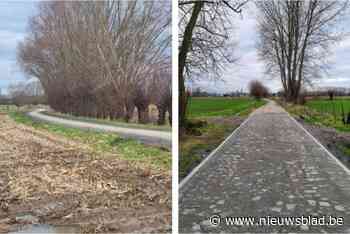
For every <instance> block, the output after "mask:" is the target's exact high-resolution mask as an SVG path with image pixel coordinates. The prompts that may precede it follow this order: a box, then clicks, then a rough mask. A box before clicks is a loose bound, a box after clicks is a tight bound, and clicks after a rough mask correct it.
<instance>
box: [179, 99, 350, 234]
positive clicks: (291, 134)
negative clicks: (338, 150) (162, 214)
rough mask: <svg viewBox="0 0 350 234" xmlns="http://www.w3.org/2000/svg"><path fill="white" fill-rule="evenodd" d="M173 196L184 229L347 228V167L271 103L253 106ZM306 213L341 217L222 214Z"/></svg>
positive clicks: (349, 175)
mask: <svg viewBox="0 0 350 234" xmlns="http://www.w3.org/2000/svg"><path fill="white" fill-rule="evenodd" d="M179 197H180V198H179V200H180V204H179V214H180V215H179V230H180V232H183V233H190V232H191V233H192V232H276V233H288V232H307V233H308V232H313V233H327V232H337V233H344V232H346V233H350V172H349V170H348V169H346V168H345V167H343V166H342V165H341V164H339V162H338V161H337V160H336V159H334V158H333V156H332V155H330V154H329V153H328V152H327V151H326V150H325V149H324V148H322V146H320V145H319V144H318V143H317V142H316V141H315V140H314V139H313V137H312V136H310V135H309V134H308V133H307V132H306V131H305V130H304V129H303V128H302V127H301V126H300V125H299V124H297V123H296V121H295V120H294V119H292V118H291V117H290V116H289V115H288V114H287V113H286V112H285V111H284V110H283V109H282V108H280V107H278V106H277V105H276V104H275V103H273V102H269V103H268V104H267V105H265V106H263V107H262V108H260V109H258V110H257V111H255V112H254V113H253V114H252V115H251V116H250V117H249V118H248V120H247V121H246V122H244V123H243V124H242V125H241V127H240V128H239V129H237V130H236V131H235V132H234V133H233V135H231V136H230V137H229V139H228V140H227V141H226V142H225V143H224V144H223V146H222V147H220V148H219V149H218V150H217V151H216V152H215V153H214V154H212V155H211V156H209V158H208V159H207V160H206V161H205V162H204V163H202V164H201V165H200V166H199V168H198V170H197V171H196V172H195V173H194V174H192V175H190V176H189V177H187V178H186V179H185V180H184V181H183V182H182V183H181V185H180V194H179ZM214 214H217V215H220V216H221V223H220V225H218V226H216V227H215V226H213V225H211V224H210V222H209V219H208V217H211V216H213V215H214ZM309 215H310V216H318V217H322V216H323V215H325V216H330V215H331V216H333V217H338V218H339V220H338V222H340V220H341V219H342V218H344V223H345V224H344V225H338V226H333V227H330V226H320V225H317V226H312V225H294V226H286V225H280V226H260V227H257V226H247V225H245V226H228V225H225V222H226V220H225V219H224V217H239V216H243V217H247V216H254V217H258V218H259V217H266V221H267V220H268V219H269V218H268V216H270V217H299V218H300V219H301V216H304V217H305V218H306V217H307V216H309ZM328 218H329V217H327V218H326V221H328ZM257 220H258V219H255V221H257ZM270 220H271V218H270ZM255 221H254V222H255ZM299 221H300V220H299ZM304 222H305V221H304Z"/></svg>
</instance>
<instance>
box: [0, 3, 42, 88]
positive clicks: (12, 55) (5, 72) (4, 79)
mask: <svg viewBox="0 0 350 234" xmlns="http://www.w3.org/2000/svg"><path fill="white" fill-rule="evenodd" d="M36 4H37V2H30V1H23V2H19V1H11V2H10V1H8V2H7V1H1V2H0V89H1V90H2V91H3V92H4V91H5V90H6V88H7V86H8V85H9V84H10V83H12V82H18V81H20V80H24V79H25V76H24V74H23V73H22V72H21V71H20V69H19V68H18V66H17V64H16V47H17V43H18V42H19V41H21V40H23V38H24V37H25V33H26V28H27V24H28V19H29V17H30V16H32V15H33V14H34V12H35V5H36Z"/></svg>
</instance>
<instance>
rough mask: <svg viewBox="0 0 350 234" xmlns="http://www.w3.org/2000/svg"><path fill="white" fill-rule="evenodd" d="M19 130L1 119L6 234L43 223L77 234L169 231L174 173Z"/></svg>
mask: <svg viewBox="0 0 350 234" xmlns="http://www.w3.org/2000/svg"><path fill="white" fill-rule="evenodd" d="M89 152H91V151H90V150H89V147H88V146H87V145H82V144H78V143H75V142H72V141H69V140H67V139H65V138H61V137H57V136H55V135H52V134H49V133H45V132H41V131H37V130H34V129H33V128H30V127H26V126H23V125H18V124H16V123H14V122H13V121H12V120H11V119H10V118H8V117H7V116H5V115H0V233H1V232H8V231H16V230H18V229H19V228H21V227H22V228H23V226H24V225H28V224H33V223H43V224H50V225H55V226H57V225H65V226H73V227H75V229H74V230H75V232H150V231H154V232H164V231H166V230H168V229H169V228H170V220H171V209H170V204H171V197H170V196H171V181H170V175H169V173H165V172H156V171H151V170H150V169H147V168H136V167H135V166H133V165H130V163H128V162H126V161H123V160H119V159H118V156H117V155H106V154H104V155H92V154H91V153H89Z"/></svg>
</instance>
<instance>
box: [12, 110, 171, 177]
mask: <svg viewBox="0 0 350 234" xmlns="http://www.w3.org/2000/svg"><path fill="white" fill-rule="evenodd" d="M9 116H10V117H11V118H12V119H14V120H15V121H16V122H18V123H22V124H25V125H28V126H31V127H34V128H36V129H39V130H45V131H48V132H51V133H54V134H58V135H60V136H64V137H67V138H70V139H72V140H75V141H77V142H81V143H84V144H88V145H89V146H91V148H92V150H93V151H94V152H96V153H99V154H102V155H103V153H104V152H109V153H115V154H118V155H119V156H120V157H121V158H123V159H125V160H129V161H133V162H136V163H140V164H143V165H147V166H151V167H152V168H155V169H163V170H170V168H171V154H170V152H168V151H165V150H162V149H159V148H156V147H150V146H145V145H143V144H141V143H138V142H136V141H134V140H131V139H123V138H121V137H119V136H118V135H116V134H113V133H102V132H94V131H86V130H80V129H74V128H68V127H64V126H61V125H58V124H47V123H41V122H36V121H33V120H32V119H31V118H29V117H28V116H26V115H25V113H24V112H10V113H9Z"/></svg>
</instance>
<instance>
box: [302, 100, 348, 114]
mask: <svg viewBox="0 0 350 234" xmlns="http://www.w3.org/2000/svg"><path fill="white" fill-rule="evenodd" d="M306 106H308V107H310V108H312V109H314V110H317V111H318V112H320V113H328V114H332V115H333V114H334V113H335V114H336V115H342V111H344V112H345V113H348V112H349V111H350V99H344V98H342V99H335V100H332V101H331V100H329V99H314V100H310V101H308V102H307V103H306Z"/></svg>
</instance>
